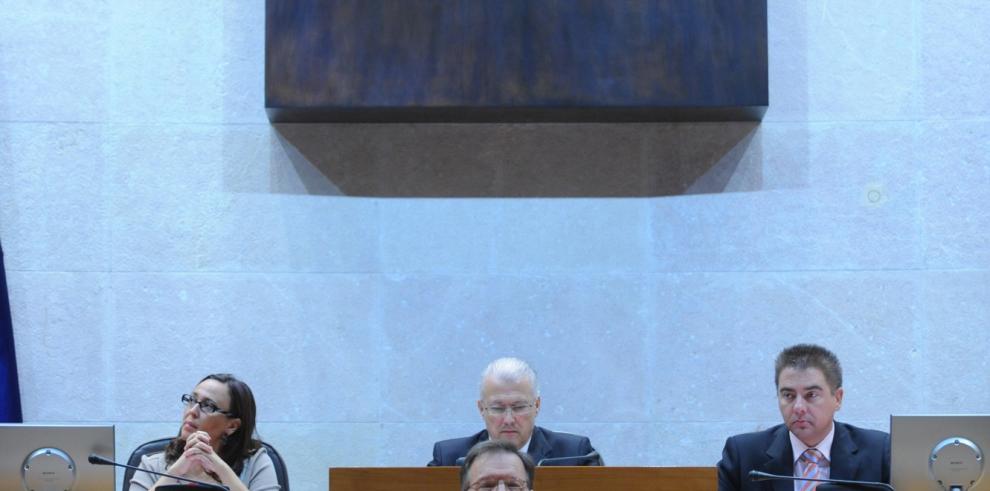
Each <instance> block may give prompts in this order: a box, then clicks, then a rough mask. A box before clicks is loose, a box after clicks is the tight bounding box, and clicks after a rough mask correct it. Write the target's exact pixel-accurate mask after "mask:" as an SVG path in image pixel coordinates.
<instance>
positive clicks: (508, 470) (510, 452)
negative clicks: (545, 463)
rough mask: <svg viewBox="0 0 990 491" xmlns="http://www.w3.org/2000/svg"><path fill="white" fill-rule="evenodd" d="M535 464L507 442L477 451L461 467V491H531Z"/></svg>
mask: <svg viewBox="0 0 990 491" xmlns="http://www.w3.org/2000/svg"><path fill="white" fill-rule="evenodd" d="M535 470H536V468H535V466H533V461H532V460H531V459H530V458H529V455H526V454H524V453H522V452H520V451H519V450H517V449H516V446H515V445H513V444H512V442H510V441H507V440H489V441H486V442H481V443H479V444H477V445H475V446H473V447H471V450H470V451H469V452H468V454H467V457H465V458H464V465H462V466H461V491H530V490H531V489H532V486H531V485H530V484H531V483H532V482H533V477H534V473H535Z"/></svg>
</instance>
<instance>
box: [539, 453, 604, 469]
mask: <svg viewBox="0 0 990 491" xmlns="http://www.w3.org/2000/svg"><path fill="white" fill-rule="evenodd" d="M601 458H602V457H601V455H598V450H592V451H591V452H588V453H587V454H586V455H571V456H569V457H544V458H542V459H540V461H539V462H537V463H536V467H541V466H543V464H548V463H549V464H556V463H557V462H567V461H570V460H573V461H575V462H585V461H588V462H595V461H597V462H599V465H601Z"/></svg>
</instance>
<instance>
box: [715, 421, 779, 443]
mask: <svg viewBox="0 0 990 491" xmlns="http://www.w3.org/2000/svg"><path fill="white" fill-rule="evenodd" d="M780 431H787V427H786V426H784V425H783V424H778V425H774V426H771V427H769V428H767V429H765V430H759V431H751V432H748V433H739V434H737V435H732V436H730V437H729V438H728V439H729V440H732V441H739V442H753V441H765V440H770V439H773V438H775V437H776V436H777V434H778V432H780Z"/></svg>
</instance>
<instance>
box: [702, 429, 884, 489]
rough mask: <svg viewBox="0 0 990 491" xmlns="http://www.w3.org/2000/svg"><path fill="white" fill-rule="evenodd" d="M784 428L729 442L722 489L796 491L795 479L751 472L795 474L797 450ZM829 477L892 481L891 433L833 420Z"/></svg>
mask: <svg viewBox="0 0 990 491" xmlns="http://www.w3.org/2000/svg"><path fill="white" fill-rule="evenodd" d="M789 435H790V432H788V431H787V427H786V426H784V425H777V426H774V427H773V428H770V429H768V430H765V431H758V432H756V433H745V434H742V435H736V436H733V437H730V438H729V439H728V440H726V441H725V448H724V449H723V450H722V460H720V461H719V462H718V491H794V481H783V480H778V481H763V482H752V481H750V480H749V475H748V474H749V471H751V470H758V471H763V472H769V473H771V474H782V475H785V476H792V475H794V451H793V450H792V449H791V438H790V436H789ZM830 457H831V460H830V462H829V465H830V466H831V470H830V471H829V477H830V478H832V479H851V480H855V481H874V482H876V481H880V482H885V483H890V435H888V434H887V433H884V432H882V431H876V430H867V429H863V428H857V427H855V426H852V425H848V424H845V423H840V422H838V421H836V422H835V435H833V437H832V449H831V455H830Z"/></svg>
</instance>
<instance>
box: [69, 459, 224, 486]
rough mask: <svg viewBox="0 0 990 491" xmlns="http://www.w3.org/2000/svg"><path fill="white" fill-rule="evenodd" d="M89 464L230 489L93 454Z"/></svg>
mask: <svg viewBox="0 0 990 491" xmlns="http://www.w3.org/2000/svg"><path fill="white" fill-rule="evenodd" d="M89 463H90V464H93V465H113V466H117V467H123V468H125V469H134V470H136V471H141V472H147V473H148V474H152V475H155V476H165V477H169V478H172V479H175V480H177V481H184V482H189V483H193V484H197V485H199V486H201V487H205V488H209V489H216V490H219V491H230V488H228V487H227V486H224V485H223V484H213V483H210V482H204V481H197V480H195V479H189V478H186V477H182V476H173V475H172V474H165V473H163V472H155V471H149V470H148V469H142V468H140V467H135V466H133V465H127V464H120V463H117V462H114V461H112V460H110V459H108V458H106V457H101V456H99V455H96V454H95V453H91V454H89ZM172 486H174V485H168V486H158V489H160V490H162V491H167V489H171V487H172ZM180 489H188V487H185V486H184V487H182V488H180Z"/></svg>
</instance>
